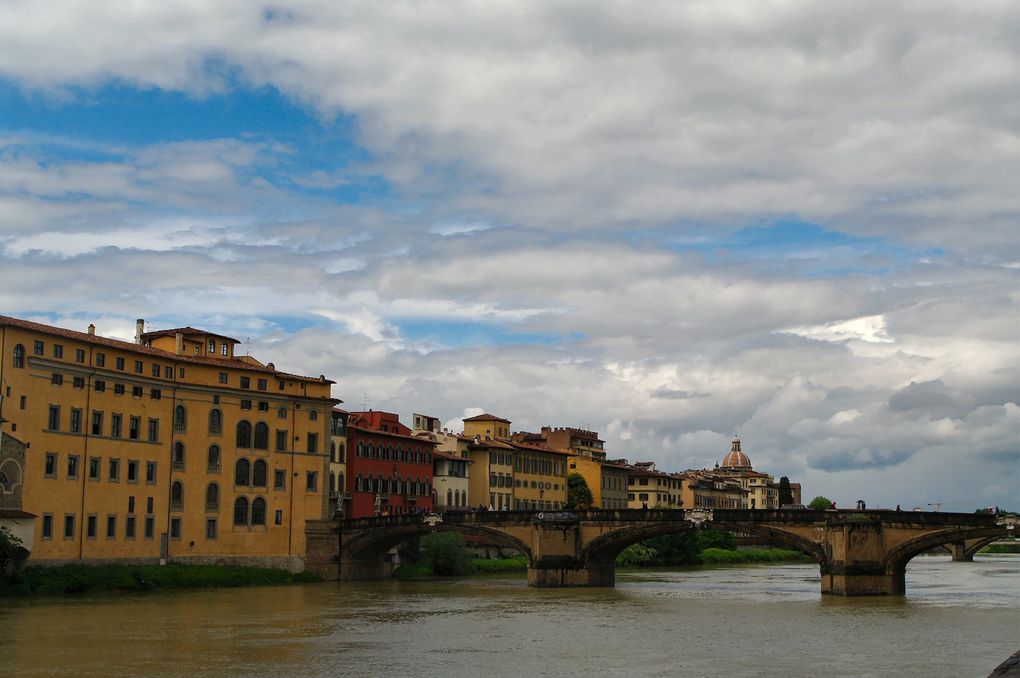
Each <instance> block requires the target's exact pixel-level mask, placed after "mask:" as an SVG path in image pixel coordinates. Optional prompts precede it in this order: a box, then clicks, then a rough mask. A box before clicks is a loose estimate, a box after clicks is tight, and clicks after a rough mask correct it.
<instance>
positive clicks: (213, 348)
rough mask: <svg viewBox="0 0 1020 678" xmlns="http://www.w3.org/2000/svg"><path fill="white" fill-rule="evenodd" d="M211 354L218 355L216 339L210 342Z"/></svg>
mask: <svg viewBox="0 0 1020 678" xmlns="http://www.w3.org/2000/svg"><path fill="white" fill-rule="evenodd" d="M209 353H216V340H215V339H210V340H209Z"/></svg>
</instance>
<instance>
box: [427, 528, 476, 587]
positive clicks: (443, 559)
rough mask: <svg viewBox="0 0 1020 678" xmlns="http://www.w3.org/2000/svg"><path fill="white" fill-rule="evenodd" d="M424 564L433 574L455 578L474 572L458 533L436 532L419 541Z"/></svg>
mask: <svg viewBox="0 0 1020 678" xmlns="http://www.w3.org/2000/svg"><path fill="white" fill-rule="evenodd" d="M421 548H422V553H423V554H424V556H425V562H426V563H428V565H429V567H431V568H432V571H433V572H434V573H435V574H438V575H440V576H446V577H457V576H462V575H466V574H471V573H472V572H474V569H475V568H474V563H473V562H472V560H471V553H470V552H469V551H468V549H467V547H466V546H465V545H464V537H462V536H461V535H460V533H458V532H436V533H434V534H429V535H425V536H424V537H422V539H421Z"/></svg>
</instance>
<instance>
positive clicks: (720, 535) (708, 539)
mask: <svg viewBox="0 0 1020 678" xmlns="http://www.w3.org/2000/svg"><path fill="white" fill-rule="evenodd" d="M696 534H697V535H698V545H699V546H700V547H701V548H702V549H725V550H727V551H736V550H737V538H736V537H735V536H734V535H733V533H732V532H730V531H729V530H700V531H698V532H697V533H696Z"/></svg>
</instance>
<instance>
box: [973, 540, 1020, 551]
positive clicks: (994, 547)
mask: <svg viewBox="0 0 1020 678" xmlns="http://www.w3.org/2000/svg"><path fill="white" fill-rule="evenodd" d="M978 553H1020V542H1017V543H1015V544H989V545H988V546H986V547H984V548H983V549H981V550H980V551H978Z"/></svg>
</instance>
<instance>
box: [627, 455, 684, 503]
mask: <svg viewBox="0 0 1020 678" xmlns="http://www.w3.org/2000/svg"><path fill="white" fill-rule="evenodd" d="M681 484H682V483H681V478H680V477H679V476H676V475H673V474H671V473H664V472H662V471H659V470H657V469H656V468H655V462H653V461H639V462H635V463H634V464H633V465H631V466H630V467H628V477H627V502H628V505H627V507H628V508H632V509H640V508H681V506H682V501H681V491H682V488H681Z"/></svg>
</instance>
